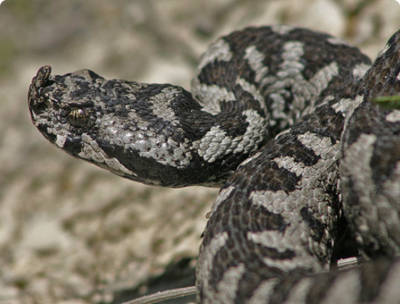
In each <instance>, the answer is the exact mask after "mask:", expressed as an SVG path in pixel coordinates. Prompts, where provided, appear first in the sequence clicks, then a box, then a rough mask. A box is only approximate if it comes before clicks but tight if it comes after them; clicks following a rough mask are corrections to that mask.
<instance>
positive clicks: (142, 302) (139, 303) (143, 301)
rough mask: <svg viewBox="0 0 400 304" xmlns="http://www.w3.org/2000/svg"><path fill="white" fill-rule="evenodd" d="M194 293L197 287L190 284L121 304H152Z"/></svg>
mask: <svg viewBox="0 0 400 304" xmlns="http://www.w3.org/2000/svg"><path fill="white" fill-rule="evenodd" d="M194 294H196V287H195V286H190V287H183V288H176V289H170V290H166V291H159V292H157V293H153V294H151V295H148V296H143V297H140V298H137V299H134V300H132V301H128V302H124V303H121V304H151V303H157V302H160V301H165V300H170V299H175V298H181V297H186V296H190V295H194Z"/></svg>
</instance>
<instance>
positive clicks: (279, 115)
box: [28, 25, 400, 304]
mask: <svg viewBox="0 0 400 304" xmlns="http://www.w3.org/2000/svg"><path fill="white" fill-rule="evenodd" d="M399 49H400V31H399V32H397V33H395V34H394V35H393V36H392V37H391V38H390V39H389V41H388V43H387V44H386V46H385V47H384V48H383V49H382V51H381V52H380V53H379V54H378V56H377V58H376V60H375V61H374V62H373V63H371V60H370V59H369V58H368V57H367V56H365V55H364V54H363V53H362V52H361V51H360V50H359V49H358V48H356V47H352V46H350V45H349V44H347V43H346V42H344V41H343V40H341V39H338V38H335V37H333V36H331V35H328V34H325V33H319V32H315V31H311V30H308V29H305V28H300V27H292V26H288V25H271V26H263V27H248V28H245V29H242V30H237V31H234V32H232V33H230V34H228V35H226V36H223V37H221V38H219V39H218V40H216V42H214V43H213V44H211V45H210V47H209V48H208V50H207V51H206V52H205V53H204V54H203V55H202V56H201V58H200V63H199V65H198V68H197V70H196V73H195V77H194V78H193V80H192V89H191V92H189V91H187V90H185V89H184V88H182V87H179V86H175V85H171V84H155V83H149V84H147V83H140V82H134V81H127V80H118V79H112V80H107V79H105V78H103V77H102V76H100V75H98V74H96V73H95V72H93V71H91V70H87V69H83V70H78V71H76V72H73V73H68V74H65V75H56V76H53V75H52V74H51V67H50V66H43V67H41V68H40V69H39V70H38V72H37V75H36V76H35V77H34V78H33V79H32V82H31V84H30V87H29V93H28V104H29V110H30V114H31V119H32V122H33V124H34V125H35V126H36V128H37V129H38V130H39V131H40V133H41V134H42V135H44V137H45V138H46V139H47V140H48V141H50V142H51V143H52V144H53V145H55V146H57V147H58V148H60V149H61V150H63V151H65V152H66V153H68V154H70V155H72V156H73V157H75V158H78V159H82V160H85V161H87V162H90V163H93V164H94V165H96V166H99V167H101V168H104V169H107V170H109V171H111V172H112V173H114V174H117V175H119V176H121V177H123V178H127V179H130V180H133V181H136V182H140V183H144V184H147V185H152V186H161V187H174V188H177V187H187V186H191V185H202V186H207V187H220V191H219V194H218V197H217V199H216V201H215V202H214V204H213V205H212V207H211V211H210V212H209V214H208V215H207V218H208V221H207V224H206V228H205V230H204V233H203V235H202V242H201V245H200V250H199V251H200V252H199V257H198V261H197V266H196V288H197V302H198V303H213V304H214V303H228V304H229V303H236V304H238V303H249V304H257V303H399V302H400V288H399V286H400V259H399V258H398V256H399V253H400V246H399V245H400V220H399V212H400V110H398V109H396V107H383V106H380V105H379V104H378V103H377V102H375V99H377V98H381V97H387V96H396V95H400V50H399ZM350 256H362V257H363V258H364V262H363V263H361V264H362V265H359V266H357V267H353V268H351V269H345V270H338V268H337V261H338V260H339V259H340V258H346V257H350Z"/></svg>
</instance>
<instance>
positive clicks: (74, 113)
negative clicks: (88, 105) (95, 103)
mask: <svg viewBox="0 0 400 304" xmlns="http://www.w3.org/2000/svg"><path fill="white" fill-rule="evenodd" d="M88 118H89V113H88V111H85V110H83V109H75V110H71V112H69V114H68V121H69V123H70V124H71V125H73V126H75V127H83V126H85V125H86V124H87V122H88Z"/></svg>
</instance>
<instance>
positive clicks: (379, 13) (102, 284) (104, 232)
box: [0, 0, 400, 304]
mask: <svg viewBox="0 0 400 304" xmlns="http://www.w3.org/2000/svg"><path fill="white" fill-rule="evenodd" d="M399 16H400V5H399V4H398V3H397V2H396V1H395V0H270V1H267V0H264V1H261V0H198V1H194V0H192V1H184V0H158V1H157V0H129V1H128V0H113V1H104V0H85V1H83V0H81V1H79V0H68V1H62V0H35V1H32V0H5V1H4V2H3V3H2V4H1V5H0V304H19V303H21V304H22V303H24V304H25V303H26V304H30V303H41V304H47V303H64V304H67V303H68V304H69V303H71V304H72V303H77V304H84V303H120V302H122V301H126V300H128V299H130V298H133V297H136V296H139V295H141V294H144V293H147V292H154V291H156V290H164V289H168V288H176V287H181V286H188V285H193V283H194V266H195V263H196V260H195V259H196V256H197V251H198V247H199V244H200V234H201V232H202V230H203V229H204V226H205V223H206V219H205V215H206V213H207V211H208V210H209V209H210V206H211V203H212V202H213V200H214V199H215V197H216V195H217V190H216V189H203V188H198V187H193V188H186V189H175V190H171V189H162V188H154V187H149V186H144V185H140V184H135V183H133V182H130V181H127V180H123V179H121V178H119V177H117V176H114V175H112V174H111V173H108V172H106V171H103V170H101V169H98V168H96V167H94V166H92V165H89V164H87V163H84V162H82V161H78V160H75V159H73V158H71V157H70V156H67V154H65V153H63V152H62V151H60V150H58V149H56V148H55V147H52V146H51V145H50V144H49V143H48V142H47V141H46V140H45V139H44V138H43V137H42V136H41V135H40V134H39V132H38V131H36V129H35V128H34V126H33V125H32V124H31V122H30V117H29V112H28V107H27V98H26V95H27V90H28V87H29V84H30V81H31V79H32V77H33V76H34V75H35V74H36V71H37V70H38V68H39V67H40V66H42V65H46V64H48V65H51V66H52V67H53V74H65V73H67V72H72V71H74V70H77V69H81V68H88V69H92V70H94V71H95V72H97V73H99V74H100V75H102V76H104V77H106V78H124V79H128V80H137V81H142V82H169V83H173V84H176V85H181V86H183V87H185V88H186V89H190V80H191V77H192V74H193V72H194V69H195V67H196V63H197V60H198V57H199V56H200V55H201V53H202V52H204V51H205V50H206V48H207V46H208V45H209V44H210V43H211V42H212V41H213V40H215V39H216V38H217V37H219V36H220V35H222V34H226V33H229V32H230V31H232V30H234V29H240V28H243V27H245V26H248V25H266V24H276V23H285V24H291V25H296V26H303V27H309V28H313V29H316V30H319V31H325V32H329V33H331V34H333V35H336V36H339V37H341V38H343V39H345V40H347V41H348V42H350V43H351V44H354V45H357V46H359V47H360V48H361V49H362V50H364V51H365V52H366V53H367V54H368V55H369V56H370V57H372V58H374V57H375V56H376V54H377V52H378V51H379V50H380V49H382V48H383V46H384V45H385V43H386V41H387V39H388V38H389V37H390V36H391V34H393V33H394V32H395V31H396V30H398V29H399V28H400V18H399ZM188 301H193V298H192V299H186V300H183V302H179V303H187V302H188ZM169 303H172V302H169ZM174 303H178V301H175V302H174Z"/></svg>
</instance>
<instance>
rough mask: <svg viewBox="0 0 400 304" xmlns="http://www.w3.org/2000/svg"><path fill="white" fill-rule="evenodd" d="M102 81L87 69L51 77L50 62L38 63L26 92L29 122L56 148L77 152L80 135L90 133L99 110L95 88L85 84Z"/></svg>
mask: <svg viewBox="0 0 400 304" xmlns="http://www.w3.org/2000/svg"><path fill="white" fill-rule="evenodd" d="M103 81H104V78H102V77H100V76H99V75H97V74H95V73H94V72H92V71H89V70H80V71H77V72H74V73H71V74H66V75H64V76H55V77H52V76H51V67H50V66H43V67H41V68H40V69H39V71H38V72H37V75H36V76H35V77H34V78H33V79H32V83H31V85H30V87H29V93H28V104H29V109H30V113H31V118H32V122H33V123H34V124H35V126H36V127H37V128H38V129H39V130H40V132H41V133H42V134H43V135H44V136H45V137H46V138H47V139H48V140H49V141H51V142H52V143H54V144H56V145H57V146H58V147H59V148H62V149H64V150H66V151H67V152H70V154H73V155H74V154H76V153H78V152H79V151H78V149H77V148H80V145H79V144H78V145H76V144H77V143H79V142H80V140H81V138H80V135H82V134H83V133H90V129H91V128H92V127H93V126H94V125H95V123H96V120H98V118H99V115H98V114H99V113H101V112H96V111H95V109H96V107H95V103H94V102H93V100H94V98H93V97H94V96H93V93H94V92H93V91H92V90H89V88H88V84H89V83H90V84H94V85H95V86H96V84H97V86H99V85H101V83H102V82H103ZM74 141H75V144H73V142H74ZM74 150H75V152H74Z"/></svg>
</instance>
